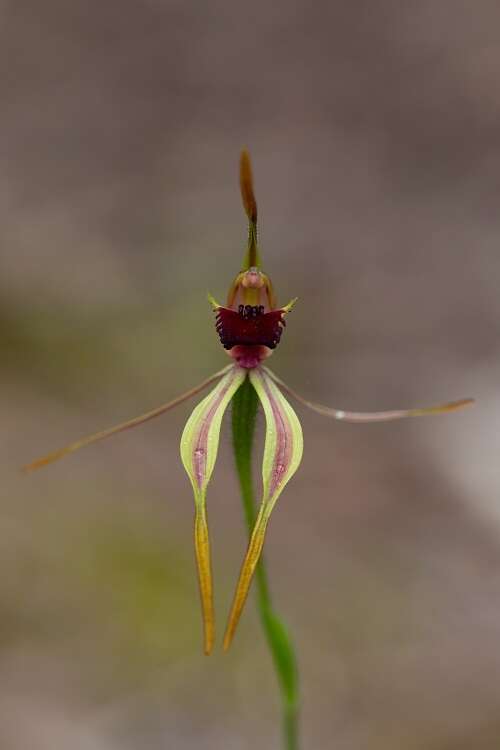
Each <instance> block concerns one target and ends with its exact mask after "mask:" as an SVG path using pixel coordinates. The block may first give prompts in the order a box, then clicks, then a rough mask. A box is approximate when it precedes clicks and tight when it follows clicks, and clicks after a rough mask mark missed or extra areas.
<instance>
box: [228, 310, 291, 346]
mask: <svg viewBox="0 0 500 750" xmlns="http://www.w3.org/2000/svg"><path fill="white" fill-rule="evenodd" d="M284 315H285V312H284V310H272V311H271V312H267V313H265V312H264V307H263V305H239V306H238V310H231V309H230V308H228V307H218V308H217V309H216V311H215V316H216V322H215V327H216V329H217V333H218V334H219V338H220V340H221V344H222V346H223V347H224V349H232V348H233V346H239V345H246V346H267V347H269V349H275V348H276V346H277V345H278V344H279V341H280V338H281V334H282V331H283V327H284V326H285V325H286V324H285V320H284Z"/></svg>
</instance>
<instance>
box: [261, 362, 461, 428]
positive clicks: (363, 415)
mask: <svg viewBox="0 0 500 750" xmlns="http://www.w3.org/2000/svg"><path fill="white" fill-rule="evenodd" d="M263 369H265V371H266V373H267V375H269V377H271V378H272V379H273V380H274V382H275V383H277V384H278V385H279V386H280V388H281V390H283V391H285V393H288V395H289V396H292V398H294V399H296V400H297V401H299V402H300V403H301V404H304V406H307V407H308V408H309V409H312V411H315V412H317V413H318V414H322V415H323V416H325V417H333V419H340V420H342V421H343V422H390V421H392V420H394V419H404V418H406V417H426V416H429V415H431V414H447V413H448V412H452V411H458V410H459V409H463V408H464V407H465V406H470V404H473V403H474V399H473V398H462V399H460V400H458V401H449V402H448V403H446V404H438V405H437V406H427V407H424V408H422V409H393V410H392V411H373V412H364V411H344V410H343V409H333V408H332V407H330V406H323V405H322V404H316V403H315V402H314V401H308V400H307V399H305V398H304V397H303V396H301V395H300V393H297V391H294V390H293V389H292V388H290V386H289V385H287V384H286V383H284V382H283V381H282V380H281V378H279V377H278V376H277V375H275V374H274V372H271V370H269V369H268V368H267V367H265V368H263Z"/></svg>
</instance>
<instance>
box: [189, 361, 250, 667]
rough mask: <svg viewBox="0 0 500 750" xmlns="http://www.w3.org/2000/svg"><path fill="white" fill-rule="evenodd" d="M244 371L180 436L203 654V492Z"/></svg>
mask: <svg viewBox="0 0 500 750" xmlns="http://www.w3.org/2000/svg"><path fill="white" fill-rule="evenodd" d="M246 375H247V371H246V370H244V369H243V368H241V367H238V366H237V365H234V366H232V367H231V369H230V370H229V372H228V373H227V374H226V375H224V377H223V378H222V379H221V380H220V381H219V382H218V383H217V385H216V386H215V388H214V389H213V391H212V392H211V393H209V394H208V396H206V398H204V399H203V401H201V403H199V404H198V406H196V407H195V409H194V411H193V413H192V414H191V416H190V417H189V419H188V421H187V423H186V426H185V428H184V431H183V433H182V437H181V458H182V463H183V464H184V468H185V469H186V472H187V474H188V476H189V478H190V480H191V484H192V486H193V491H194V500H195V551H196V561H197V566H198V579H199V584H200V595H201V603H202V609H203V622H204V630H205V653H207V654H209V653H210V651H211V650H212V646H213V642H214V635H215V627H214V622H215V618H214V607H213V593H212V575H211V566H210V544H209V537H208V526H207V521H206V514H205V503H206V490H207V485H208V483H209V481H210V477H211V476H212V472H213V469H214V466H215V460H216V458H217V451H218V448H219V436H220V428H221V422H222V417H223V416H224V412H225V411H226V409H227V407H228V405H229V402H230V401H231V399H232V397H233V396H234V394H235V393H236V391H237V390H238V388H239V387H240V385H241V384H242V382H243V380H244V379H245V377H246Z"/></svg>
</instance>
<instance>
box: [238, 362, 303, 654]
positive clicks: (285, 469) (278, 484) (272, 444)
mask: <svg viewBox="0 0 500 750" xmlns="http://www.w3.org/2000/svg"><path fill="white" fill-rule="evenodd" d="M249 377H250V380H251V383H252V385H253V386H254V388H255V390H256V391H257V395H258V396H259V399H260V401H261V404H262V406H263V409H264V414H265V418H266V440H265V445H264V458H263V463H262V480H263V495H262V503H261V507H260V510H259V514H258V516H257V520H256V522H255V527H254V530H253V532H252V536H251V538H250V542H249V545H248V549H247V553H246V556H245V560H244V562H243V565H242V568H241V573H240V578H239V581H238V585H237V587H236V593H235V595H234V600H233V605H232V608H231V613H230V615H229V620H228V625H227V628H226V634H225V636H224V648H225V649H227V648H229V646H230V644H231V641H232V638H233V635H234V632H235V630H236V626H237V624H238V621H239V619H240V616H241V612H242V610H243V607H244V604H245V601H246V598H247V595H248V591H249V589H250V584H251V582H252V577H253V574H254V571H255V568H256V566H257V564H258V561H259V557H260V553H261V551H262V547H263V545H264V538H265V533H266V528H267V524H268V521H269V517H270V515H271V511H272V510H273V508H274V505H275V503H276V500H277V499H278V497H279V496H280V494H281V492H282V491H283V489H284V487H285V485H286V484H287V482H288V481H289V480H290V479H291V478H292V476H293V475H294V474H295V472H296V471H297V469H298V467H299V464H300V461H301V459H302V450H303V439H302V428H301V426H300V422H299V420H298V418H297V415H296V414H295V412H294V410H293V409H292V407H291V406H290V404H289V403H288V401H287V400H286V398H285V397H284V396H283V394H282V393H281V391H280V390H279V389H278V387H277V386H276V385H275V383H274V382H273V381H272V379H271V378H270V377H269V376H268V375H267V374H266V372H264V370H263V369H262V368H260V367H256V368H255V369H253V370H250V375H249Z"/></svg>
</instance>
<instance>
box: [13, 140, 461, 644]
mask: <svg viewBox="0 0 500 750" xmlns="http://www.w3.org/2000/svg"><path fill="white" fill-rule="evenodd" d="M240 187H241V195H242V200H243V206H244V208H245V212H246V214H247V217H248V222H249V229H248V246H247V252H246V255H245V259H244V262H243V266H242V269H241V271H240V273H239V274H238V275H237V276H236V278H235V280H234V281H233V283H232V284H231V287H230V289H229V294H228V297H227V304H226V305H225V306H224V305H220V304H219V303H218V302H216V301H215V299H214V298H213V297H211V296H210V295H209V301H210V303H211V305H212V307H213V310H214V312H215V321H216V323H215V327H216V330H217V333H218V335H219V338H220V341H221V343H222V346H223V347H224V349H225V350H226V351H227V353H228V355H229V356H230V358H231V360H232V362H231V364H229V365H228V366H227V367H224V368H223V369H222V370H219V371H218V372H216V373H215V374H214V375H211V376H210V377H209V378H207V379H206V380H204V381H203V382H202V383H200V384H199V385H198V386H196V387H194V388H192V389H191V390H189V391H186V392H185V393H183V394H181V395H180V396H178V397H177V398H175V399H173V400H172V401H169V402H168V403H166V404H163V405H162V406H159V407H157V408H156V409H153V410H152V411H149V412H147V413H146V414H143V415H141V416H139V417H136V418H134V419H131V420H129V421H127V422H123V423H122V424H119V425H116V426H115V427H111V428H110V429H107V430H104V431H102V432H98V433H96V434H94V435H91V436H89V437H86V438H83V439H82V440H79V441H77V442H75V443H72V444H70V445H68V446H67V447H65V448H62V449H61V450H57V451H54V452H53V453H49V454H48V455H47V456H44V457H43V458H40V459H38V460H36V461H34V462H33V463H31V464H29V465H28V466H26V467H25V469H26V470H28V471H31V470H35V469H39V468H41V467H42V466H46V465H47V464H49V463H52V462H53V461H56V460H58V459H59V458H62V457H63V456H66V455H67V454H69V453H73V452H74V451H76V450H78V449H79V448H82V447H83V446H85V445H89V444H91V443H95V442H97V441H99V440H103V439H104V438H107V437H110V436H111V435H115V434H116V433H118V432H122V431H123V430H127V429H130V428H132V427H136V426H137V425H139V424H143V423H144V422H147V421H148V420H150V419H153V418H155V417H158V416H160V414H163V413H165V412H167V411H169V410H170V409H172V408H173V407H174V406H177V405H178V404H181V403H182V402H183V401H186V400H187V399H189V398H191V396H194V395H195V394H197V393H199V392H200V391H202V390H203V389H204V388H206V387H207V386H208V385H210V384H212V383H214V382H216V381H217V384H216V386H215V387H214V389H213V390H212V391H211V392H210V393H209V395H208V396H206V397H205V398H204V399H203V401H201V402H200V403H199V404H198V405H197V406H196V408H195V409H194V411H193V412H192V414H191V416H190V417H189V419H188V421H187V424H186V426H185V428H184V431H183V433H182V437H181V446H180V452H181V458H182V462H183V464H184V467H185V469H186V472H187V474H188V476H189V479H190V480H191V484H192V487H193V493H194V503H195V521H194V526H195V528H194V541H195V553H196V561H197V568H198V579H199V587H200V596H201V605H202V614H203V624H204V649H205V653H206V654H209V653H210V652H211V650H212V647H213V643H214V638H215V618H214V606H213V588H212V573H211V562H210V543H209V534H208V525H207V516H206V494H207V487H208V483H209V482H210V478H211V476H212V472H213V469H214V466H215V461H216V458H217V451H218V447H219V435H220V429H221V423H222V418H223V416H224V413H225V411H226V409H227V407H228V406H229V403H230V402H231V399H232V398H233V396H234V395H235V393H236V391H237V390H238V388H239V387H240V386H241V385H242V383H243V382H244V380H245V378H249V379H250V382H251V384H252V386H253V387H254V388H255V391H256V393H257V395H258V398H259V400H260V403H261V405H262V408H263V410H264V415H265V422H266V436H265V446H264V457H263V464H262V500H261V505H260V509H259V512H258V515H257V518H256V521H255V526H254V529H253V532H252V534H251V537H250V540H249V544H248V549H247V552H246V555H245V558H244V561H243V565H242V568H241V572H240V576H239V580H238V584H237V586H236V592H235V595H234V600H233V604H232V607H231V612H230V615H229V619H228V624H227V628H226V633H225V637H224V649H225V650H226V649H227V648H228V647H229V645H230V643H231V641H232V638H233V635H234V632H235V630H236V626H237V624H238V621H239V619H240V616H241V613H242V610H243V606H244V604H245V600H246V598H247V595H248V592H249V589H250V584H251V582H252V577H253V574H254V571H255V568H256V566H257V563H258V561H259V557H260V554H261V551H262V547H263V545H264V538H265V534H266V529H267V525H268V522H269V518H270V516H271V513H272V510H273V508H274V506H275V504H276V501H277V499H278V497H279V496H280V494H281V492H282V491H283V489H284V487H285V485H286V484H287V482H288V481H289V480H290V479H291V478H292V477H293V475H294V474H295V472H296V471H297V468H298V466H299V464H300V461H301V458H302V449H303V438H302V429H301V426H300V422H299V420H298V417H297V415H296V414H295V412H294V410H293V409H292V407H291V406H290V404H289V403H288V401H287V399H286V398H285V396H284V395H283V392H284V393H286V394H287V395H289V396H291V397H293V398H295V399H296V400H297V401H299V402H300V403H301V404H303V405H305V406H308V407H309V408H310V409H312V410H313V411H316V412H318V413H319V414H322V415H324V416H327V417H333V418H334V419H338V420H342V421H344V422H384V421H388V420H392V419H401V418H403V417H419V416H424V415H428V414H442V413H445V412H451V411H456V410H457V409H461V408H462V407H464V406H467V405H468V404H471V403H472V402H473V399H462V400H460V401H452V402H450V403H446V404H441V405H439V406H431V407H427V408H418V409H397V410H394V411H379V412H371V413H366V412H354V411H345V410H343V409H334V408H331V407H328V406H322V405H320V404H316V403H314V402H312V401H308V400H306V399H305V398H303V397H302V396H301V395H299V394H298V393H296V392H295V391H294V390H292V389H291V388H290V387H289V386H288V385H286V384H285V383H284V382H283V381H282V380H281V379H280V378H278V377H277V376H276V375H275V374H274V373H273V372H271V370H269V369H268V368H267V367H266V366H265V365H264V361H265V360H267V358H268V357H269V356H270V355H271V354H272V352H273V350H274V349H275V348H276V346H277V345H278V344H279V342H280V339H281V336H282V333H283V329H284V327H285V325H286V316H287V315H288V313H289V312H290V311H291V309H292V307H293V305H294V303H295V300H292V301H291V302H289V303H288V304H287V305H284V306H283V307H278V306H277V304H276V299H275V294H274V290H273V286H272V284H271V280H270V279H269V277H268V276H266V274H265V273H264V272H263V271H262V270H261V260H260V253H259V248H258V242H257V204H256V201H255V197H254V191H253V179H252V172H251V166H250V157H249V155H248V152H247V151H246V150H244V151H243V152H242V154H241V161H240Z"/></svg>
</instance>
